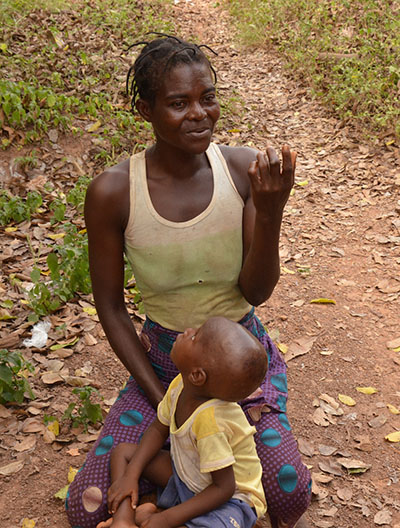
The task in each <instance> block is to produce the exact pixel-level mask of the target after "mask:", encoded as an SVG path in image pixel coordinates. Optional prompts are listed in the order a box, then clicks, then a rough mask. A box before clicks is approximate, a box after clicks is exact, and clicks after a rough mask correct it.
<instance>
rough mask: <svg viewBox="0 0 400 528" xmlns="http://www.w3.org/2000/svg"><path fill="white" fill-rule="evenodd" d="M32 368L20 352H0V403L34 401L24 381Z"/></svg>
mask: <svg viewBox="0 0 400 528" xmlns="http://www.w3.org/2000/svg"><path fill="white" fill-rule="evenodd" d="M33 371H34V367H33V365H32V364H31V363H29V361H26V360H25V359H24V357H23V356H22V354H21V353H20V352H9V351H8V350H6V349H2V350H0V403H2V404H3V403H7V402H16V403H22V402H23V400H24V398H29V399H31V400H32V399H34V398H35V395H34V394H33V391H32V389H31V386H30V385H29V382H28V380H27V379H26V376H27V373H28V372H33Z"/></svg>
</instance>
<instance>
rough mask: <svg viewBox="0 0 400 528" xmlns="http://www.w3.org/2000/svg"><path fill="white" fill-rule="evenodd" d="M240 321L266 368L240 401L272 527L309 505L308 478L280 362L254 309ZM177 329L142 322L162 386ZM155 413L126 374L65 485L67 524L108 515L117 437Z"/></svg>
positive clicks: (128, 436) (132, 432)
mask: <svg viewBox="0 0 400 528" xmlns="http://www.w3.org/2000/svg"><path fill="white" fill-rule="evenodd" d="M240 323H241V324H243V325H244V326H245V327H246V328H247V329H248V330H249V331H250V332H252V333H253V335H255V336H256V337H257V338H258V339H259V340H260V342H261V343H262V344H263V346H264V347H265V349H266V350H267V353H268V358H269V366H268V372H267V376H266V378H265V380H264V382H263V383H262V385H261V390H259V391H258V392H257V394H255V395H254V396H253V397H251V398H248V399H246V400H244V401H242V402H240V404H241V406H242V408H243V410H244V411H245V413H246V416H247V418H248V420H249V422H250V423H251V424H252V425H254V426H255V427H256V429H257V433H256V435H255V441H256V445H257V451H258V455H259V457H260V460H261V464H262V466H263V486H264V491H265V495H266V498H267V503H268V513H269V515H270V518H271V522H272V526H273V527H274V528H275V527H276V528H277V527H278V521H279V528H284V527H288V528H291V527H294V526H295V524H296V522H297V520H298V519H299V518H300V517H301V515H302V514H303V513H304V511H305V510H306V509H307V507H308V505H309V502H310V499H311V478H310V473H309V471H308V469H307V468H306V467H305V466H304V464H303V463H302V461H301V458H300V454H299V452H298V449H297V443H296V441H295V439H294V437H293V435H292V433H291V427H290V424H289V421H288V419H287V416H286V401H287V395H288V394H287V380H286V365H285V362H284V360H283V358H282V356H281V354H280V352H279V351H278V349H277V348H276V347H275V346H274V344H273V343H272V341H271V339H270V338H269V336H268V335H267V333H266V331H265V329H264V327H263V325H262V324H261V322H260V320H259V319H258V318H257V317H256V316H255V315H254V310H252V311H251V312H249V313H248V314H247V315H246V316H245V317H244V318H243V319H242V320H241V321H240ZM177 334H178V332H175V331H173V330H168V329H166V328H163V327H161V326H160V325H158V324H157V323H154V322H153V321H150V320H149V319H147V320H146V322H145V323H144V326H143V335H144V336H146V340H148V341H149V345H150V347H149V351H148V358H149V361H150V362H151V364H152V366H153V368H154V370H155V372H156V373H157V376H158V377H159V379H160V380H161V382H162V383H163V385H164V386H165V388H167V386H168V385H169V383H170V382H171V381H172V380H173V378H174V377H175V376H176V375H177V373H178V372H177V369H176V367H175V365H174V364H173V362H172V361H171V359H170V356H169V354H170V350H171V347H172V344H173V343H174V341H175V339H176V336H177ZM155 416H156V412H155V410H154V409H153V407H152V406H151V405H150V403H149V402H148V401H147V398H146V396H145V394H144V392H143V390H142V389H141V388H140V387H139V386H138V384H137V383H136V382H135V380H134V379H133V378H132V377H131V378H130V379H129V381H128V383H127V385H126V387H125V388H124V389H122V390H121V392H120V394H119V397H118V399H117V401H116V402H115V403H114V405H113V406H112V408H111V410H110V412H109V414H108V416H107V418H106V421H105V424H104V427H103V429H102V432H101V434H100V436H99V438H98V439H97V441H96V443H95V445H94V447H93V449H92V450H91V452H90V453H89V454H88V456H87V459H86V462H85V464H84V465H83V466H82V468H81V469H80V471H79V472H78V474H77V475H76V477H75V480H74V482H73V483H72V484H71V486H70V489H69V493H68V497H67V500H66V510H67V515H68V519H69V522H70V523H71V526H72V527H73V528H95V527H96V525H97V523H99V522H100V521H103V520H105V519H107V518H108V517H109V514H108V511H107V490H108V487H109V485H110V470H109V462H110V455H111V451H112V449H113V448H114V447H115V446H116V445H118V444H119V443H121V442H131V443H136V444H137V443H139V441H140V438H141V436H142V434H143V432H144V431H145V429H146V428H147V427H148V425H149V424H150V423H151V422H152V421H153V420H154V418H155ZM151 489H152V488H151V485H150V484H149V483H148V482H146V481H141V483H140V492H141V493H146V492H149V491H150V490H151Z"/></svg>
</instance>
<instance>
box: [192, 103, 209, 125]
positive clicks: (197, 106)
mask: <svg viewBox="0 0 400 528" xmlns="http://www.w3.org/2000/svg"><path fill="white" fill-rule="evenodd" d="M206 116H207V112H206V111H205V109H204V108H203V106H202V105H201V103H200V102H197V101H196V102H194V103H192V104H191V105H190V107H189V113H188V117H189V119H195V120H196V121H201V120H202V119H204V118H205V117H206Z"/></svg>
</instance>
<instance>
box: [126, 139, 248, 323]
mask: <svg viewBox="0 0 400 528" xmlns="http://www.w3.org/2000/svg"><path fill="white" fill-rule="evenodd" d="M206 155H207V157H208V160H209V162H210V165H211V169H212V173H213V180H214V189H213V195H212V198H211V201H210V203H209V204H208V206H207V207H206V209H205V210H204V211H203V212H201V213H200V214H199V215H198V216H196V217H195V218H192V219H191V220H188V221H186V222H172V221H170V220H167V219H165V218H163V217H162V216H160V215H159V214H158V213H157V211H156V210H155V208H154V206H153V204H152V202H151V198H150V193H149V189H148V186H147V177H146V159H145V151H144V150H143V151H142V152H139V153H138V154H135V155H133V156H131V159H130V175H129V178H130V212H129V219H128V224H127V226H126V229H125V233H124V237H125V253H126V256H127V258H128V260H129V262H130V264H131V266H132V269H133V273H134V276H135V280H136V284H137V287H138V289H139V290H140V292H141V295H142V300H143V304H144V308H145V313H146V315H147V316H148V317H149V318H150V319H152V320H153V321H155V322H156V323H158V324H160V325H162V326H164V327H165V328H168V329H171V330H176V331H179V332H181V331H183V330H185V329H186V328H189V327H192V328H198V327H199V326H201V325H202V324H203V323H204V321H206V320H207V319H208V318H209V317H212V316H224V317H227V318H228V319H231V320H233V321H239V320H240V319H241V318H242V317H243V316H244V315H245V314H246V313H247V312H248V311H249V310H250V309H251V306H250V305H249V304H248V303H247V301H246V300H245V299H244V297H243V295H242V293H241V291H240V289H239V286H238V278H239V273H240V270H241V267H242V258H243V247H242V219H243V206H244V204H243V200H242V198H241V196H240V194H239V193H238V191H237V189H236V187H235V185H234V183H233V180H232V177H231V175H230V173H229V169H228V166H227V164H226V162H225V159H224V157H223V156H222V154H221V151H220V150H219V148H218V146H217V145H215V144H214V143H211V144H210V146H209V148H208V149H207V151H206Z"/></svg>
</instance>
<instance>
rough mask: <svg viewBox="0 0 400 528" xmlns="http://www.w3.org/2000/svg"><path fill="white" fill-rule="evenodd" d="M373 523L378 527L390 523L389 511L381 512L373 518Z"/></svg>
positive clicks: (390, 514)
mask: <svg viewBox="0 0 400 528" xmlns="http://www.w3.org/2000/svg"><path fill="white" fill-rule="evenodd" d="M374 523H375V524H377V525H378V526H382V525H383V524H391V523H392V513H391V512H390V511H389V510H381V511H379V512H378V513H377V514H376V515H375V517H374Z"/></svg>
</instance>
